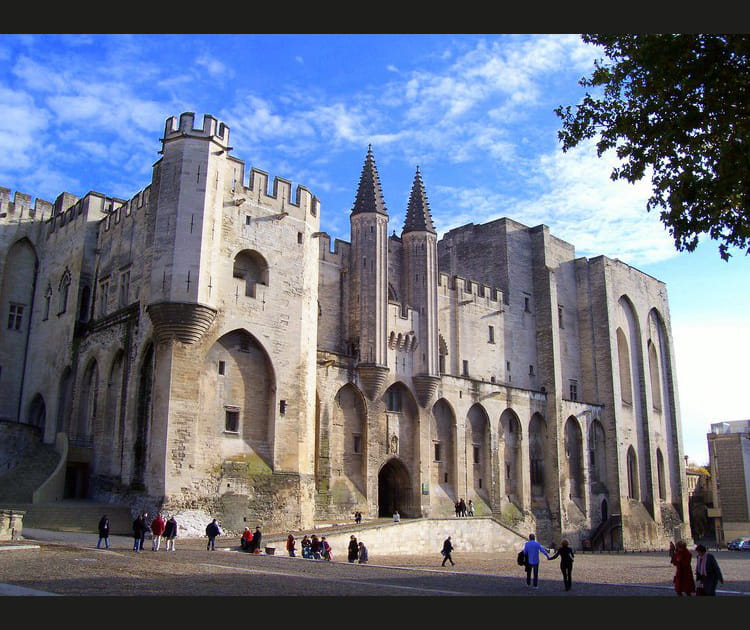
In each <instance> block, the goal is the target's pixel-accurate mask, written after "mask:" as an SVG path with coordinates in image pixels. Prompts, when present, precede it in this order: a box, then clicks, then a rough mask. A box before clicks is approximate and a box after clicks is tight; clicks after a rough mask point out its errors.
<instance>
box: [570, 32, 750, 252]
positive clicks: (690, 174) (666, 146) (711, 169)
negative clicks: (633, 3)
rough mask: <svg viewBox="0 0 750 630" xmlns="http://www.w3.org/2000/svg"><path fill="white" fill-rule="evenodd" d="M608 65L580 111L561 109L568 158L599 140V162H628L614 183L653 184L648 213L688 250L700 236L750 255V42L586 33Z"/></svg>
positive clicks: (598, 71)
mask: <svg viewBox="0 0 750 630" xmlns="http://www.w3.org/2000/svg"><path fill="white" fill-rule="evenodd" d="M582 39H583V40H584V41H585V42H588V43H591V44H594V45H596V46H600V47H602V50H603V52H604V55H605V56H606V59H599V60H597V61H596V62H595V64H594V70H593V72H592V74H591V76H590V77H588V78H586V77H584V78H582V79H581V80H580V82H579V83H580V85H582V86H583V87H585V88H591V89H592V92H595V93H596V95H592V93H589V92H588V91H587V92H586V95H585V97H584V98H583V99H582V101H581V102H580V103H579V104H578V105H577V106H576V107H575V109H574V110H573V109H572V108H571V107H570V106H561V107H558V108H557V109H556V110H555V113H556V114H557V115H558V116H559V117H560V118H561V119H562V124H563V126H562V129H561V130H560V131H559V132H558V137H559V139H560V141H561V142H562V148H563V151H567V150H569V149H571V148H573V147H575V146H577V145H578V144H579V143H580V142H581V141H583V140H586V139H591V138H595V137H596V138H598V139H597V142H596V147H597V153H598V155H599V156H600V157H601V155H602V154H603V153H604V152H605V151H607V150H609V149H614V150H615V151H616V154H617V157H618V158H619V159H620V164H619V166H617V167H615V168H614V169H613V171H612V173H611V178H612V179H613V180H618V179H624V180H626V181H628V182H631V183H633V182H636V181H639V180H641V179H642V178H643V177H644V176H646V175H647V174H648V175H650V177H651V184H652V195H651V197H650V198H649V200H648V203H647V207H646V209H647V210H648V211H651V210H653V209H656V208H659V209H660V219H661V221H662V223H663V224H664V225H665V226H666V228H667V230H668V231H669V233H670V234H671V235H672V237H673V238H674V243H675V247H676V249H677V250H678V251H689V252H691V251H693V250H694V249H695V248H696V246H697V245H698V240H699V236H701V235H703V234H707V235H708V236H710V238H712V239H714V240H715V241H717V242H719V255H720V256H721V257H722V258H723V259H724V260H728V259H729V257H730V256H731V253H730V250H731V249H732V248H739V249H741V250H744V251H745V254H748V253H750V35H720V34H709V35H701V34H689V35H682V34H628V35H600V34H586V35H583V36H582Z"/></svg>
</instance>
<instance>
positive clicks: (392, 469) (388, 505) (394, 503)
mask: <svg viewBox="0 0 750 630" xmlns="http://www.w3.org/2000/svg"><path fill="white" fill-rule="evenodd" d="M396 510H398V513H399V514H400V515H401V516H404V517H409V516H415V514H414V513H413V512H414V511H413V509H412V488H411V479H410V478H409V471H408V470H407V469H406V466H404V464H403V463H402V462H401V461H400V460H398V459H396V458H393V459H391V460H389V461H388V462H386V464H385V465H384V466H383V467H382V468H381V469H380V472H379V473H378V516H381V517H390V516H393V513H394V512H395V511H396Z"/></svg>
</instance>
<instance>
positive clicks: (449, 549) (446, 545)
mask: <svg viewBox="0 0 750 630" xmlns="http://www.w3.org/2000/svg"><path fill="white" fill-rule="evenodd" d="M440 553H442V554H443V564H441V565H440V566H442V567H444V566H445V563H446V562H450V563H451V566H453V565H455V564H456V563H455V562H453V557H452V556H451V554H452V553H453V543H452V542H451V537H450V536H448V538H446V539H445V540H444V541H443V549H442V550H441V551H440Z"/></svg>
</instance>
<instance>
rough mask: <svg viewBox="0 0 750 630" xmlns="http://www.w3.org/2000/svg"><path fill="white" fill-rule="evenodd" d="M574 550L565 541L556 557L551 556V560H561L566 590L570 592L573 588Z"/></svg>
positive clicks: (555, 554)
mask: <svg viewBox="0 0 750 630" xmlns="http://www.w3.org/2000/svg"><path fill="white" fill-rule="evenodd" d="M574 556H575V553H573V548H572V547H571V546H570V543H569V542H568V541H567V540H566V539H563V540H562V542H561V543H560V548H559V549H558V550H557V551H555V553H554V555H552V556H550V558H549V559H550V560H554V559H555V558H557V557H559V558H560V571H562V576H563V584H565V590H566V591H569V590H570V589H571V588H572V586H573V557H574Z"/></svg>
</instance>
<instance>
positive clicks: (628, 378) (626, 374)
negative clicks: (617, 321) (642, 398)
mask: <svg viewBox="0 0 750 630" xmlns="http://www.w3.org/2000/svg"><path fill="white" fill-rule="evenodd" d="M617 359H618V366H619V373H620V400H621V401H622V402H623V404H625V405H632V404H633V378H632V374H631V370H630V349H629V348H628V339H627V337H626V336H625V333H624V332H623V330H622V328H618V329H617Z"/></svg>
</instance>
